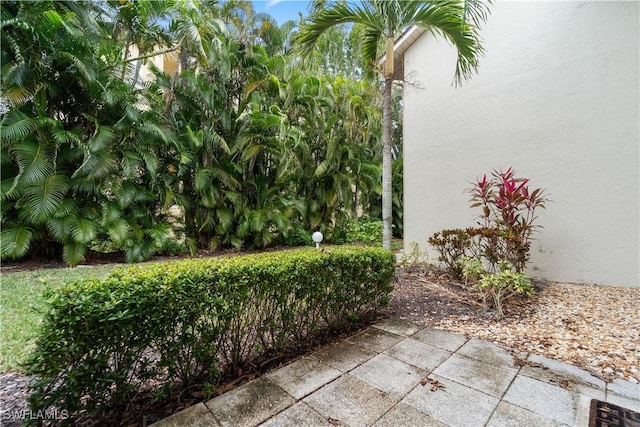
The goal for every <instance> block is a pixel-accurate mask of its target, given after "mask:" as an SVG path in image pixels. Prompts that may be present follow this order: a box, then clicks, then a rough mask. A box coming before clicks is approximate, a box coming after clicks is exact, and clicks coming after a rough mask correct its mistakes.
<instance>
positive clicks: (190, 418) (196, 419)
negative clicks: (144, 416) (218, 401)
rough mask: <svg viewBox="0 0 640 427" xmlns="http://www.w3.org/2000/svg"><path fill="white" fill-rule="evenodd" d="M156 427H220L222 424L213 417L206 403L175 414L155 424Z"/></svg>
mask: <svg viewBox="0 0 640 427" xmlns="http://www.w3.org/2000/svg"><path fill="white" fill-rule="evenodd" d="M154 426H155V427H182V426H194V427H218V426H220V423H219V422H218V421H216V419H215V418H214V417H213V415H212V414H211V412H210V411H209V408H207V407H206V405H205V404H204V403H202V402H201V403H198V404H197V405H193V406H191V407H190V408H187V409H185V410H183V411H180V412H178V413H177V414H173V415H172V416H170V417H167V418H165V419H163V420H160V421H158V422H157V423H155V424H154Z"/></svg>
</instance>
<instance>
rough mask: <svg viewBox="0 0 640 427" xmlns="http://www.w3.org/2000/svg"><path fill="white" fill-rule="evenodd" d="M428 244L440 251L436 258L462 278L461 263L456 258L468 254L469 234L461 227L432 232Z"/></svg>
mask: <svg viewBox="0 0 640 427" xmlns="http://www.w3.org/2000/svg"><path fill="white" fill-rule="evenodd" d="M428 241H429V244H431V246H433V248H434V249H435V250H437V251H438V252H439V253H440V257H439V258H438V259H439V260H440V261H441V262H442V263H444V265H445V267H446V268H447V270H449V271H450V272H451V273H453V275H454V276H456V277H457V278H462V277H463V275H462V265H461V264H460V263H459V262H458V260H460V259H462V258H464V257H465V256H468V252H469V251H470V249H471V243H472V242H471V236H469V234H468V233H467V232H466V231H465V230H461V229H454V230H442V231H437V232H435V233H433V235H432V236H430V237H429V239H428Z"/></svg>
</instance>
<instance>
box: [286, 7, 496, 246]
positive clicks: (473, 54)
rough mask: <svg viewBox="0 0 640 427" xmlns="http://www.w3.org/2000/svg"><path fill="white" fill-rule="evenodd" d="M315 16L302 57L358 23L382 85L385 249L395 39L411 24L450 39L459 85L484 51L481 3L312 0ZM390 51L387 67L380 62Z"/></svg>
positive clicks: (369, 66) (303, 35)
mask: <svg viewBox="0 0 640 427" xmlns="http://www.w3.org/2000/svg"><path fill="white" fill-rule="evenodd" d="M312 10H313V13H312V14H311V16H310V17H309V19H308V21H307V22H306V23H305V25H304V26H303V27H302V28H301V30H300V33H299V35H298V38H297V40H298V42H299V47H300V51H301V52H302V54H303V55H306V56H309V55H313V52H314V51H315V47H316V45H317V43H318V41H319V40H320V39H321V37H322V36H323V35H324V34H325V33H327V32H328V31H331V29H332V28H334V27H335V26H336V25H343V24H345V23H354V24H356V25H358V28H359V30H360V31H361V32H360V35H359V37H360V40H361V45H360V50H361V51H362V58H363V60H364V62H363V63H364V64H365V70H364V71H365V72H366V73H368V74H369V75H371V74H380V75H381V77H382V80H383V81H384V86H383V88H382V94H383V126H384V131H383V136H382V162H383V167H382V171H383V173H382V187H383V191H382V223H383V246H384V247H385V248H387V249H389V248H391V236H392V222H393V217H392V205H393V201H392V199H393V189H392V179H393V178H392V175H393V171H392V169H393V166H392V165H393V142H392V141H393V128H394V126H393V108H392V105H393V102H392V99H393V82H394V80H396V76H395V74H394V69H393V65H394V45H395V41H396V38H397V37H399V36H400V35H401V34H402V32H403V31H405V30H406V29H407V28H408V27H410V26H417V27H420V28H424V29H426V30H429V31H430V32H431V33H433V34H435V35H438V36H441V37H443V38H445V39H446V40H447V41H449V42H450V43H451V44H452V45H453V46H454V47H455V48H456V49H457V52H458V57H457V63H456V72H455V81H456V82H457V83H459V82H461V81H462V80H463V79H465V78H468V77H470V76H471V75H472V74H473V72H475V70H476V67H477V65H478V57H479V55H480V54H481V53H482V46H481V44H480V36H479V31H478V30H479V24H480V23H481V22H482V21H484V19H485V18H486V16H487V13H488V9H487V4H486V3H483V2H482V0H439V1H433V2H426V1H421V0H365V1H362V2H359V3H349V2H346V1H343V0H333V1H328V0H314V1H313V6H312ZM383 53H386V57H385V63H384V69H381V68H380V67H379V64H378V59H379V58H380V57H381V55H382V54H383Z"/></svg>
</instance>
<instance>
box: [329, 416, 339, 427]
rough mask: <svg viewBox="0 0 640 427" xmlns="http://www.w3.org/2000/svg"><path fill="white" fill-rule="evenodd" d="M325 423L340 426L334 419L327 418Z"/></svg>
mask: <svg viewBox="0 0 640 427" xmlns="http://www.w3.org/2000/svg"><path fill="white" fill-rule="evenodd" d="M327 422H329V424H333V425H334V426H337V425H340V420H338V419H336V418H331V417H329V418H327Z"/></svg>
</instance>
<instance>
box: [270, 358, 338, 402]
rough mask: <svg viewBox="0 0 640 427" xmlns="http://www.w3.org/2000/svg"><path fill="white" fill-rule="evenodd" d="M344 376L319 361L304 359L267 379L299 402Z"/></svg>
mask: <svg viewBox="0 0 640 427" xmlns="http://www.w3.org/2000/svg"><path fill="white" fill-rule="evenodd" d="M340 375H342V372H341V371H339V370H337V369H334V368H332V367H331V366H328V365H325V364H324V363H322V362H320V361H319V360H317V359H314V358H310V357H303V358H302V359H299V360H296V361H295V362H293V363H290V364H288V365H286V366H284V367H282V368H280V369H278V370H277V371H273V372H271V373H269V374H267V375H266V377H267V378H268V379H269V380H271V381H272V382H273V383H275V384H277V385H279V386H280V387H282V389H283V390H285V391H286V392H287V393H289V394H290V395H291V396H293V397H295V398H296V399H297V400H299V399H302V398H303V397H305V396H306V395H308V394H309V393H311V392H313V391H315V390H317V389H319V388H320V387H322V386H323V385H325V384H327V383H328V382H331V381H333V380H335V379H336V378H338V377H339V376H340Z"/></svg>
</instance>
